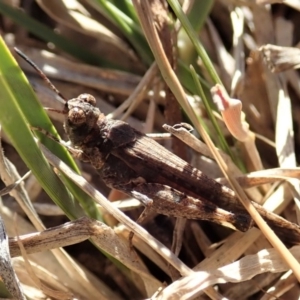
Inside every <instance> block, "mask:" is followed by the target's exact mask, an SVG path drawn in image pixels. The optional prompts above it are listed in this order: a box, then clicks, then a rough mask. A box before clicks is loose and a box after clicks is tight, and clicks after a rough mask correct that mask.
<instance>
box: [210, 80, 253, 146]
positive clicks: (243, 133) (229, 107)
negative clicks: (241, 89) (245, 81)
mask: <svg viewBox="0 0 300 300" xmlns="http://www.w3.org/2000/svg"><path fill="white" fill-rule="evenodd" d="M210 92H211V94H212V97H213V101H214V102H215V104H216V105H217V107H218V109H219V111H220V112H221V114H222V116H223V119H224V122H225V124H226V126H227V128H228V130H229V131H230V133H231V134H232V135H233V136H234V137H235V138H236V139H237V140H239V141H242V142H243V141H246V140H247V139H248V138H249V125H248V124H247V123H246V122H245V121H244V120H243V116H242V102H241V101H240V100H238V99H233V98H230V97H229V96H228V94H227V92H226V91H225V89H224V87H222V86H221V85H220V84H216V85H215V86H214V87H213V88H212V89H211V90H210Z"/></svg>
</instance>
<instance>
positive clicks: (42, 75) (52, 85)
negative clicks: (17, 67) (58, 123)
mask: <svg viewBox="0 0 300 300" xmlns="http://www.w3.org/2000/svg"><path fill="white" fill-rule="evenodd" d="M14 49H15V51H16V52H17V54H18V55H19V56H20V57H22V58H23V59H24V60H25V61H26V62H27V63H28V64H30V65H31V66H32V67H33V68H34V69H35V70H36V71H37V72H38V74H39V75H40V76H41V77H42V79H43V80H44V81H45V82H46V83H47V84H48V85H49V86H50V88H51V89H52V90H53V91H54V92H55V93H56V94H57V95H58V96H59V97H60V98H61V99H63V100H64V101H65V103H67V102H68V99H67V98H66V97H64V96H63V94H62V93H61V92H60V91H59V90H58V89H57V88H56V87H55V86H54V84H53V83H52V82H51V81H50V79H49V78H48V77H47V76H46V75H45V73H44V72H43V71H42V70H41V69H40V68H39V67H38V66H37V65H36V64H35V63H34V62H33V61H32V60H31V59H29V58H28V57H27V56H26V55H25V54H24V53H23V52H22V51H21V50H19V49H18V48H17V47H14ZM47 110H51V111H55V112H60V113H63V112H61V111H57V110H55V109H51V108H47Z"/></svg>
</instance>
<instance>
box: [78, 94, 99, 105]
mask: <svg viewBox="0 0 300 300" xmlns="http://www.w3.org/2000/svg"><path fill="white" fill-rule="evenodd" d="M78 98H79V99H81V100H83V101H84V102H86V103H89V104H91V105H92V106H96V99H95V97H94V96H92V95H90V94H81V95H79V96H78Z"/></svg>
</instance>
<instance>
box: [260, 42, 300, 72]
mask: <svg viewBox="0 0 300 300" xmlns="http://www.w3.org/2000/svg"><path fill="white" fill-rule="evenodd" d="M259 50H260V52H261V53H262V56H263V59H264V61H265V63H266V65H267V66H268V68H269V69H270V70H271V72H273V73H280V72H283V71H287V70H290V69H299V68H300V49H299V48H295V47H281V46H276V45H271V44H268V45H264V46H262V47H260V49H259Z"/></svg>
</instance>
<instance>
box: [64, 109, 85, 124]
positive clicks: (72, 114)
mask: <svg viewBox="0 0 300 300" xmlns="http://www.w3.org/2000/svg"><path fill="white" fill-rule="evenodd" d="M68 118H69V121H70V122H71V123H72V124H74V125H80V124H82V123H84V122H85V121H86V116H85V114H84V112H83V110H82V109H78V108H77V107H75V108H73V109H71V110H70V111H69V114H68Z"/></svg>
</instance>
